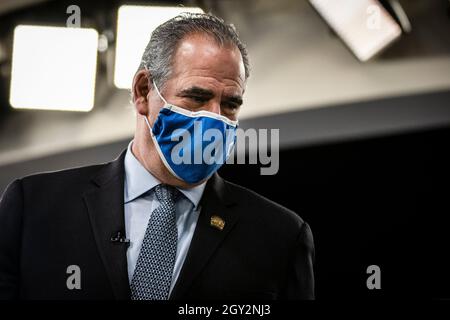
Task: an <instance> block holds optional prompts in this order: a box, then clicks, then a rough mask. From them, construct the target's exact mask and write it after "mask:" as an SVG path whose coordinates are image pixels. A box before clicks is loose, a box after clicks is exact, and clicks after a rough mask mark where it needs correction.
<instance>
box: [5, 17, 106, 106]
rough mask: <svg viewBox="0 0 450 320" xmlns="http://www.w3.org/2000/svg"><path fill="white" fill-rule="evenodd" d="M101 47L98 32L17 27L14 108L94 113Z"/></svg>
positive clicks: (75, 29) (15, 34)
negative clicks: (98, 55)
mask: <svg viewBox="0 0 450 320" xmlns="http://www.w3.org/2000/svg"><path fill="white" fill-rule="evenodd" d="M97 46H98V33H97V31H95V30H94V29H83V28H65V27H64V28H63V27H45V26H30V25H19V26H17V27H16V28H15V30H14V43H13V56H12V72H11V87H10V97H9V101H10V104H11V106H12V107H13V108H17V109H48V110H65V111H90V110H91V109H92V108H93V106H94V92H95V76H96V64H97Z"/></svg>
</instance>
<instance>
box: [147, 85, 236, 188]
mask: <svg viewBox="0 0 450 320" xmlns="http://www.w3.org/2000/svg"><path fill="white" fill-rule="evenodd" d="M153 86H154V87H155V90H156V92H157V93H158V95H159V97H160V98H161V100H163V101H164V103H165V104H164V106H163V107H162V108H161V110H160V111H159V114H158V118H157V119H156V121H155V123H154V125H153V128H152V127H151V126H150V124H149V122H148V119H147V117H145V122H146V123H147V126H148V128H149V130H150V134H151V136H152V139H153V142H154V144H155V146H156V150H157V151H158V153H159V156H160V158H161V160H162V162H163V163H164V165H165V166H166V168H167V169H168V170H169V171H170V172H171V173H172V175H174V176H175V177H177V178H178V179H180V180H183V181H185V182H187V183H191V184H193V183H198V182H200V181H203V180H206V179H208V178H209V177H211V176H212V175H213V174H214V172H216V171H217V170H219V168H220V167H221V166H222V165H223V164H224V163H225V162H226V160H227V159H228V157H229V155H230V153H231V151H232V150H233V147H234V144H235V141H236V129H237V124H238V122H237V121H232V120H230V119H228V118H226V117H224V116H222V115H219V114H216V113H213V112H209V111H205V110H201V111H196V112H193V111H189V110H186V109H184V108H181V107H177V106H175V105H172V104H169V103H168V102H167V101H166V100H165V99H164V98H163V97H162V95H161V94H160V93H159V90H158V88H157V87H156V85H155V83H154V82H153Z"/></svg>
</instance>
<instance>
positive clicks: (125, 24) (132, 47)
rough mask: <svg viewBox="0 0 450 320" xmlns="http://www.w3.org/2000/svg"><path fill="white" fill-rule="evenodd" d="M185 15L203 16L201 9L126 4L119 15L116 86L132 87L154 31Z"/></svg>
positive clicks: (115, 72) (115, 70) (120, 9)
mask: <svg viewBox="0 0 450 320" xmlns="http://www.w3.org/2000/svg"><path fill="white" fill-rule="evenodd" d="M181 12H193V13H201V12H203V10H202V9H200V8H197V7H157V6H131V5H123V6H121V7H120V8H119V11H118V16H117V42H116V58H115V69H114V84H115V86H116V87H118V88H121V89H129V88H131V84H132V81H133V76H134V73H135V72H136V70H137V68H138V66H139V63H140V59H141V56H142V53H143V52H144V49H145V47H146V45H147V43H148V41H149V40H150V35H151V33H152V31H153V30H154V29H155V28H156V27H157V26H158V25H160V24H161V23H163V22H165V21H167V20H169V19H171V18H173V17H175V16H177V15H178V14H180V13H181Z"/></svg>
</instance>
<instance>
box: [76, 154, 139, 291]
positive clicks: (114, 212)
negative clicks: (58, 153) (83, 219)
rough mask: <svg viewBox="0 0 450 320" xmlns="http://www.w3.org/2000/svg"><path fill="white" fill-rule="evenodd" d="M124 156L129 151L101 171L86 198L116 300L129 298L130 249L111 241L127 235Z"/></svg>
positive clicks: (93, 228)
mask: <svg viewBox="0 0 450 320" xmlns="http://www.w3.org/2000/svg"><path fill="white" fill-rule="evenodd" d="M125 153H126V151H124V152H122V154H121V155H120V156H119V157H118V158H117V159H116V160H114V161H112V162H111V163H108V164H106V165H105V167H103V168H102V170H101V171H100V173H99V174H98V175H97V176H96V177H95V178H94V179H93V180H92V182H93V189H92V190H90V191H88V192H86V193H85V195H84V200H85V203H86V206H87V209H88V212H89V218H90V222H91V226H92V230H93V233H94V237H95V241H96V243H97V247H98V250H99V253H100V256H101V258H102V261H103V263H104V265H105V269H106V272H107V274H108V278H109V280H110V283H111V287H112V289H113V291H114V295H115V297H116V298H117V299H129V298H130V287H129V283H128V273H127V258H126V252H127V246H126V245H125V244H123V243H117V242H111V237H113V236H114V235H116V234H117V232H119V231H120V232H121V234H123V235H125V221H124V200H123V199H124V158H125Z"/></svg>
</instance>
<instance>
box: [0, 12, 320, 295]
mask: <svg viewBox="0 0 450 320" xmlns="http://www.w3.org/2000/svg"><path fill="white" fill-rule="evenodd" d="M248 70H249V67H248V58H247V52H246V49H245V47H244V46H243V45H242V43H241V42H240V40H239V38H238V36H237V34H236V33H235V31H234V28H233V27H232V26H229V25H226V24H224V22H223V21H222V20H221V19H219V18H217V17H215V16H213V15H207V14H183V15H180V16H178V17H176V18H174V19H171V20H169V21H168V22H166V23H164V24H162V25H161V26H159V27H158V28H157V29H156V30H155V31H154V32H153V34H152V37H151V40H150V42H149V44H148V46H147V48H146V50H145V52H144V55H143V58H142V62H141V65H140V67H139V69H138V71H137V73H136V75H135V77H134V80H133V87H132V99H133V103H134V105H135V108H136V131H135V136H134V139H133V141H132V142H131V143H130V144H129V146H128V149H127V150H125V151H124V152H123V153H122V154H121V155H120V156H119V157H118V158H117V159H116V160H114V161H112V162H110V163H107V164H100V165H93V166H88V167H82V168H75V169H69V170H64V171H59V172H53V173H42V174H36V175H32V176H28V177H25V178H22V179H18V180H16V181H14V182H13V183H11V184H10V185H9V187H8V188H7V190H6V192H5V193H4V195H3V197H2V199H1V202H0V297H1V298H3V299H10V298H22V299H135V300H139V299H161V300H164V299H171V300H179V299H189V300H195V299H246V298H249V299H313V298H314V280H313V269H312V264H313V259H314V247H313V240H312V234H311V231H310V228H309V226H308V224H307V223H306V222H304V221H303V220H302V219H301V218H300V217H298V216H297V215H296V214H295V213H293V212H291V211H289V210H288V209H285V208H283V207H281V206H280V205H278V204H276V203H273V202H271V201H270V200H267V199H265V198H263V197H262V196H260V195H258V194H256V193H254V192H252V191H250V190H247V189H245V188H243V187H240V186H237V185H235V184H232V183H230V182H227V181H225V180H223V179H221V178H220V177H219V176H218V175H217V173H215V172H216V171H217V169H218V168H219V167H220V165H221V164H222V163H223V160H225V159H226V157H227V156H228V154H229V151H230V150H231V148H232V147H233V143H234V137H235V129H236V124H237V122H236V121H237V116H238V112H239V108H240V105H241V103H242V95H243V93H244V90H245V83H246V80H247V77H248V75H249V71H248ZM199 125H200V126H203V132H206V131H207V130H210V132H213V133H215V134H217V133H220V134H223V138H224V139H223V140H222V139H218V138H217V137H216V138H215V139H213V141H214V142H213V143H212V144H213V147H214V150H215V151H214V152H211V153H210V156H211V157H210V159H209V160H208V159H206V158H204V159H202V160H201V162H200V163H198V162H197V163H189V161H184V162H183V161H181V162H180V161H178V160H176V159H175V158H174V156H175V157H176V156H180V157H182V158H183V159H186V158H184V157H187V159H188V160H190V159H191V158H192V157H189V155H190V152H192V153H195V152H197V150H198V149H199V148H204V147H205V146H207V143H205V141H203V140H200V141H199V139H198V137H197V138H196V137H195V136H196V135H195V130H197V129H198V126H199ZM177 129H178V130H181V129H183V130H182V131H176V130H177ZM175 132H178V133H179V136H178V138H180V137H181V136H182V137H183V138H185V139H186V141H188V142H192V144H185V145H184V146H183V148H182V149H181V150H182V151H180V150H178V151H179V152H175V150H176V148H178V147H179V146H177V145H175V143H177V141H175V140H177V139H173V138H174V136H176V134H175ZM193 132H194V134H193V136H190V133H193ZM187 133H188V134H187ZM186 134H187V135H186ZM181 140H182V139H180V141H181ZM210 141H212V140H210ZM216 148H217V149H216ZM222 150H223V151H224V152H221V151H222ZM204 154H207V153H204ZM211 159H213V160H216V161H210V160H211ZM217 160H220V161H217Z"/></svg>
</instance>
